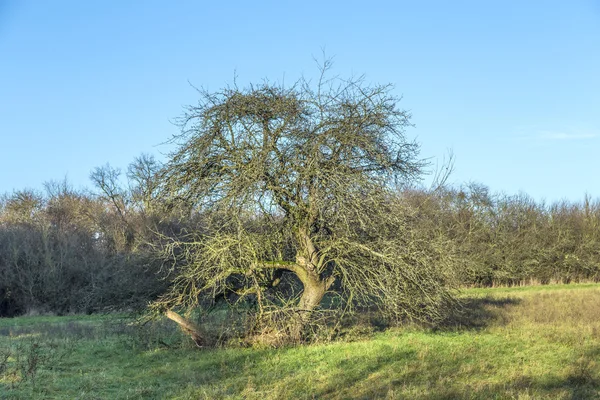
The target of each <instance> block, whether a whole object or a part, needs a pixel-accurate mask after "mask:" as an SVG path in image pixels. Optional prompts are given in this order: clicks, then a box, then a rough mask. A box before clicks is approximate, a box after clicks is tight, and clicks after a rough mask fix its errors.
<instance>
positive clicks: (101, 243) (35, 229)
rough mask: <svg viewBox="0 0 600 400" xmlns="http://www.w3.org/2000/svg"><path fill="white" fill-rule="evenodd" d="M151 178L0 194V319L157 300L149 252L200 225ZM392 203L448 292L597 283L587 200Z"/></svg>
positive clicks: (432, 193)
mask: <svg viewBox="0 0 600 400" xmlns="http://www.w3.org/2000/svg"><path fill="white" fill-rule="evenodd" d="M159 171H160V165H159V164H158V162H157V161H156V160H155V159H154V158H152V157H150V156H142V157H140V158H138V159H136V161H135V162H134V163H132V164H131V166H130V168H129V170H128V173H127V174H126V175H127V180H126V182H127V184H125V185H123V184H122V183H121V179H120V175H119V171H118V170H116V169H113V168H111V167H110V166H108V165H107V166H104V167H99V168H96V169H95V170H94V171H93V172H92V173H91V179H92V181H93V183H94V186H95V191H89V190H75V189H74V188H72V187H71V186H70V185H69V184H68V182H66V181H63V182H51V183H47V184H45V185H44V187H45V190H44V191H43V192H38V191H35V190H21V191H15V192H13V193H10V194H5V195H3V196H2V197H1V199H0V316H12V315H19V314H24V313H32V312H33V313H35V312H52V313H58V314H65V313H82V312H83V313H92V312H99V311H107V310H123V309H132V308H140V307H144V306H145V305H147V304H148V303H149V302H151V301H153V300H156V299H157V298H159V297H160V296H161V295H163V294H164V293H165V291H166V290H167V288H168V287H169V286H170V285H171V283H172V277H174V276H176V275H177V274H176V273H175V272H174V270H173V269H174V268H178V267H177V265H174V264H173V261H174V260H176V257H172V258H171V259H170V260H167V259H166V258H165V255H164V254H162V253H161V254H160V256H159V255H158V252H157V249H163V250H164V246H163V245H164V244H165V243H170V242H171V240H174V239H176V238H178V237H184V236H186V235H189V234H190V233H192V232H194V234H196V235H197V234H198V233H199V232H200V233H201V232H202V231H203V229H206V226H208V225H209V223H208V222H206V221H207V220H206V218H205V217H204V216H203V215H202V211H201V210H195V211H194V210H193V209H192V208H190V207H185V206H183V205H182V206H180V207H178V208H177V207H173V203H169V204H170V207H165V204H167V203H166V202H165V201H163V200H162V199H160V197H159V196H160V187H159V185H160V182H159V180H158V176H159V174H158V172H159ZM395 200H396V206H395V208H394V210H395V212H397V213H400V214H402V218H403V220H404V221H405V222H406V224H407V230H406V231H404V232H398V234H399V235H404V236H407V237H406V241H407V242H410V240H411V238H412V240H413V241H418V242H420V243H424V242H427V243H430V244H431V246H433V247H434V248H435V251H434V252H440V251H443V252H445V253H446V256H447V257H445V258H444V263H443V265H442V264H439V265H436V266H435V267H436V268H444V269H446V272H450V275H451V276H453V277H454V279H456V282H457V283H458V285H459V286H493V285H519V284H527V283H539V284H546V283H553V282H564V283H569V282H580V281H598V280H600V202H599V201H598V200H592V199H591V198H590V197H589V196H586V197H584V199H583V200H582V201H581V202H569V201H559V202H554V203H550V204H546V203H544V202H536V201H535V200H533V199H532V198H531V197H529V196H527V195H526V194H518V195H512V196H511V195H505V194H493V193H491V192H490V190H489V189H488V188H487V187H486V186H484V185H482V184H477V183H470V184H467V185H463V186H461V187H455V188H453V187H442V188H438V189H436V190H425V189H403V190H401V191H398V193H397V198H396V199H395ZM248 221H249V222H250V223H251V224H254V225H256V224H257V223H256V221H253V222H252V217H251V216H248ZM407 246H408V244H407ZM161 251H162V250H161ZM432 254H433V253H432ZM401 256H402V255H401V254H399V257H401ZM167 258H168V257H167ZM166 261H168V262H166ZM430 263H432V264H435V260H431V261H430ZM290 290H293V289H290ZM224 294H225V295H227V293H221V294H220V296H221V297H222V298H224ZM214 295H215V297H218V293H216V292H215V293H214Z"/></svg>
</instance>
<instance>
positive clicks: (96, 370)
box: [0, 285, 600, 399]
mask: <svg viewBox="0 0 600 400" xmlns="http://www.w3.org/2000/svg"><path fill="white" fill-rule="evenodd" d="M463 296H464V297H465V301H466V311H467V313H466V314H465V315H464V316H463V317H461V318H457V319H456V320H455V321H454V323H453V324H450V325H451V326H449V327H448V328H445V329H439V330H436V331H432V330H427V329H420V328H415V327H407V328H404V329H394V330H389V331H386V332H381V333H375V334H372V335H370V336H369V337H367V338H363V339H360V340H357V341H354V342H336V343H330V344H324V345H311V346H304V347H295V348H282V349H249V348H229V349H214V350H202V351H199V350H195V349H194V348H193V347H192V346H191V345H190V346H186V345H184V346H182V345H180V344H178V343H181V341H182V340H183V341H187V339H186V338H182V337H181V336H180V335H179V333H178V332H177V331H176V330H173V329H172V328H173V327H172V325H170V324H167V323H165V324H155V325H152V326H146V327H145V328H143V329H140V328H136V327H134V326H131V325H129V324H128V323H129V322H130V321H129V320H128V319H127V317H126V316H121V315H116V316H115V315H112V316H91V317H88V316H86V317H76V316H73V317H21V318H14V319H0V398H1V399H163V398H164V399H198V398H200V399H202V398H206V399H219V398H239V399H279V398H283V399H286V398H289V399H312V398H324V399H344V398H363V399H372V398H400V399H404V398H406V399H540V398H542V399H585V398H590V399H593V398H600V364H599V362H600V285H571V286H563V285H557V286H538V287H520V288H513V289H502V288H495V289H472V290H467V291H465V292H464V293H463ZM176 344H178V345H176Z"/></svg>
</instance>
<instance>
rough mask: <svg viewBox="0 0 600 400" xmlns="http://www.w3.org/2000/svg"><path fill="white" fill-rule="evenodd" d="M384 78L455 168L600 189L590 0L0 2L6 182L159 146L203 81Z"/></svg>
mask: <svg viewBox="0 0 600 400" xmlns="http://www.w3.org/2000/svg"><path fill="white" fill-rule="evenodd" d="M322 48H325V50H326V52H327V54H328V55H330V56H334V57H335V66H334V72H335V73H336V74H340V75H342V76H348V75H351V74H354V75H358V74H362V73H365V74H366V75H367V80H368V81H372V82H378V83H393V84H395V87H396V89H395V90H396V93H397V94H399V95H403V96H404V98H403V101H402V103H401V105H402V107H403V108H406V109H409V110H411V111H412V113H413V122H414V123H415V124H416V127H415V128H413V129H411V130H409V132H408V134H409V136H411V137H414V138H417V140H418V141H419V142H420V143H421V144H422V156H424V157H433V158H434V159H435V158H442V157H443V156H444V154H445V153H446V151H447V150H448V149H452V151H453V152H454V154H455V156H456V164H455V172H454V175H453V176H452V178H451V180H452V181H453V182H455V183H461V182H466V181H477V182H481V183H484V184H486V185H488V186H489V187H490V188H491V189H492V190H493V191H504V192H506V193H508V194H514V193H518V192H519V191H523V192H526V193H528V194H530V195H532V196H533V197H534V198H535V199H538V200H540V199H546V200H548V201H554V200H559V199H563V198H565V199H570V200H578V199H581V198H582V197H583V195H584V194H585V193H586V192H587V193H589V194H590V195H592V196H593V197H600V151H599V150H600V2H598V1H593V0H587V1H586V0H572V1H520V0H518V1H517V0H515V1H481V0H477V1H410V2H408V1H389V2H384V1H377V0H372V1H368V2H365V1H312V0H310V1H302V2H283V1H272V2H267V1H237V2H236V1H227V2H217V1H211V2H208V1H80V0H73V1H64V0H53V1H42V0H39V1H27V0H0V139H1V140H0V192H10V191H12V190H14V189H23V188H26V187H30V188H41V187H42V183H43V182H44V181H48V180H61V179H62V178H64V177H65V176H67V177H68V179H69V180H70V181H71V182H72V183H73V184H74V185H75V186H78V187H79V186H90V183H89V179H88V176H89V173H90V170H91V169H92V168H94V167H95V166H99V165H103V164H105V163H107V162H108V163H110V164H111V165H113V166H116V167H120V168H123V169H125V168H126V166H127V164H128V163H129V162H130V161H132V160H133V158H134V157H135V156H137V155H139V154H140V153H143V152H144V153H152V154H157V155H158V154H159V153H160V152H166V151H168V148H167V147H165V146H160V144H161V143H163V142H164V141H166V140H167V139H169V138H170V137H171V136H172V135H173V134H174V133H177V128H176V127H175V126H173V125H172V124H171V123H170V121H172V120H173V119H174V118H176V117H178V116H179V115H180V114H181V112H182V107H183V106H184V105H187V104H193V103H195V102H196V100H197V96H196V92H195V90H194V89H193V88H192V87H190V85H189V83H188V81H189V82H191V83H192V84H194V85H196V86H204V87H206V88H208V89H210V90H216V89H219V88H221V87H223V86H224V85H225V84H227V83H230V82H231V81H232V79H233V76H234V73H236V74H237V75H238V83H240V84H242V85H244V84H245V83H248V82H257V81H260V80H261V79H262V78H269V79H270V80H273V81H278V80H281V79H284V77H285V81H286V82H287V81H290V82H291V81H293V80H295V79H296V78H297V77H299V76H300V75H301V74H305V75H307V76H312V75H313V74H315V73H316V68H315V64H314V61H313V56H317V57H319V56H320V55H321V49H322Z"/></svg>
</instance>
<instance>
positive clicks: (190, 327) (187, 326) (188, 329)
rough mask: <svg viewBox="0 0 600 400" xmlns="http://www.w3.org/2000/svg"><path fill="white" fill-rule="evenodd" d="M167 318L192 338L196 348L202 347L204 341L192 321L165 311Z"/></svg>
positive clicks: (173, 312)
mask: <svg viewBox="0 0 600 400" xmlns="http://www.w3.org/2000/svg"><path fill="white" fill-rule="evenodd" d="M165 315H166V316H167V318H169V319H170V320H173V321H175V322H176V323H177V324H178V325H179V327H180V328H181V330H182V331H183V332H185V333H187V334H188V335H190V336H191V337H192V340H193V341H194V343H196V346H198V347H202V346H203V344H204V339H203V337H202V332H201V331H200V328H199V327H198V325H196V324H194V323H193V322H192V321H190V320H188V319H185V318H183V317H182V316H181V315H179V314H177V313H176V312H175V311H171V310H167V312H166V313H165Z"/></svg>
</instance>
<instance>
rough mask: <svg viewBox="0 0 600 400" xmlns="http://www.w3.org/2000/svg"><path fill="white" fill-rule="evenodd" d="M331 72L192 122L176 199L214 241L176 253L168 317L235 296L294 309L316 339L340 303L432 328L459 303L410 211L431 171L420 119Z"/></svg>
mask: <svg viewBox="0 0 600 400" xmlns="http://www.w3.org/2000/svg"><path fill="white" fill-rule="evenodd" d="M327 68H328V64H327V63H326V64H325V65H324V68H323V69H322V71H321V72H322V74H321V78H320V79H319V81H318V82H317V83H316V84H314V85H313V84H312V83H311V82H310V81H308V80H306V79H301V80H299V81H298V82H296V83H295V84H294V85H292V86H291V87H285V86H283V85H277V84H272V83H269V82H264V83H262V84H260V85H253V86H249V87H248V88H238V87H237V86H233V87H227V88H225V89H223V90H221V91H218V92H213V93H211V92H208V91H204V90H201V91H200V97H201V98H200V101H199V104H198V105H196V106H192V107H189V108H188V109H187V112H186V114H185V115H184V116H183V117H182V119H181V121H180V122H181V127H182V133H181V135H179V136H177V137H176V138H175V139H174V140H175V142H176V143H177V144H178V149H177V150H176V151H175V152H174V153H173V154H172V155H171V157H170V160H169V162H168V163H167V164H166V166H165V169H164V171H163V179H164V190H165V191H166V192H167V195H166V196H165V197H166V198H168V199H169V201H170V202H172V203H184V204H188V205H189V206H190V207H191V208H192V209H193V210H195V211H196V212H199V213H201V214H202V215H203V227H202V229H200V230H199V231H194V232H189V234H188V235H184V236H180V237H178V238H177V239H171V240H170V241H169V242H168V243H167V244H166V245H165V246H164V248H163V255H164V256H165V257H166V258H167V259H169V260H171V261H172V262H173V265H176V266H177V269H176V273H177V277H176V278H175V280H174V284H173V286H172V288H171V290H170V292H169V293H168V294H167V295H165V296H163V297H162V298H161V299H160V301H159V302H158V303H157V304H158V306H159V307H163V308H165V307H166V308H169V309H171V308H173V307H177V306H185V307H195V306H197V305H198V304H199V302H200V299H202V297H203V295H210V296H213V297H214V296H215V295H218V294H220V293H234V294H235V295H236V298H238V299H239V298H243V297H247V296H253V297H254V298H255V299H257V300H258V302H259V303H260V306H261V307H262V306H263V305H264V304H269V305H270V306H274V307H276V308H277V307H281V306H282V305H283V304H288V305H289V304H290V301H291V302H292V304H293V307H292V308H293V310H295V312H296V313H297V315H298V316H299V320H300V321H301V324H300V325H304V324H306V323H307V322H309V320H310V316H311V314H312V313H313V311H314V310H315V309H317V308H318V307H319V306H320V305H322V302H323V298H324V297H325V295H326V293H328V292H335V293H337V294H340V295H341V298H342V299H343V301H342V302H339V303H336V304H342V303H344V304H347V305H351V306H354V305H365V306H366V305H368V306H376V307H377V308H378V309H380V310H382V311H385V312H386V313H387V314H388V315H394V316H396V317H411V318H421V319H428V320H435V319H436V318H439V317H441V315H442V313H440V309H441V308H443V307H445V306H447V305H448V304H449V303H451V302H452V296H451V294H450V292H449V291H448V289H447V286H446V282H447V277H446V275H445V272H444V271H445V269H444V267H443V265H444V260H445V257H446V255H445V254H444V251H443V246H442V245H441V243H440V242H439V241H438V240H437V238H433V237H424V236H423V235H421V236H420V235H419V234H418V233H417V232H414V231H413V230H412V229H411V227H410V224H409V223H408V221H409V220H410V218H415V217H416V216H415V214H414V213H412V212H411V211H410V210H409V209H408V208H407V207H406V206H405V205H403V204H402V202H401V201H400V200H399V195H398V190H397V189H398V187H399V186H401V185H403V184H405V183H409V182H412V181H414V180H415V179H418V178H419V177H420V176H421V174H422V173H423V169H424V167H425V166H426V163H425V162H424V161H423V160H422V159H420V158H419V146H418V144H417V143H415V142H414V141H411V140H409V139H408V138H407V136H406V128H407V127H409V126H411V123H410V113H409V112H408V111H405V110H402V109H400V108H398V103H399V100H400V99H399V98H398V97H396V96H394V95H393V93H392V86H391V85H368V84H365V82H364V79H351V80H342V79H340V78H333V79H327V78H326V72H327ZM282 279H284V280H287V281H289V282H292V283H291V284H290V285H279V283H280V282H282ZM293 282H297V283H298V282H299V283H300V284H301V285H294V284H293ZM286 287H287V289H286ZM294 288H298V290H297V291H295V290H294Z"/></svg>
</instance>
